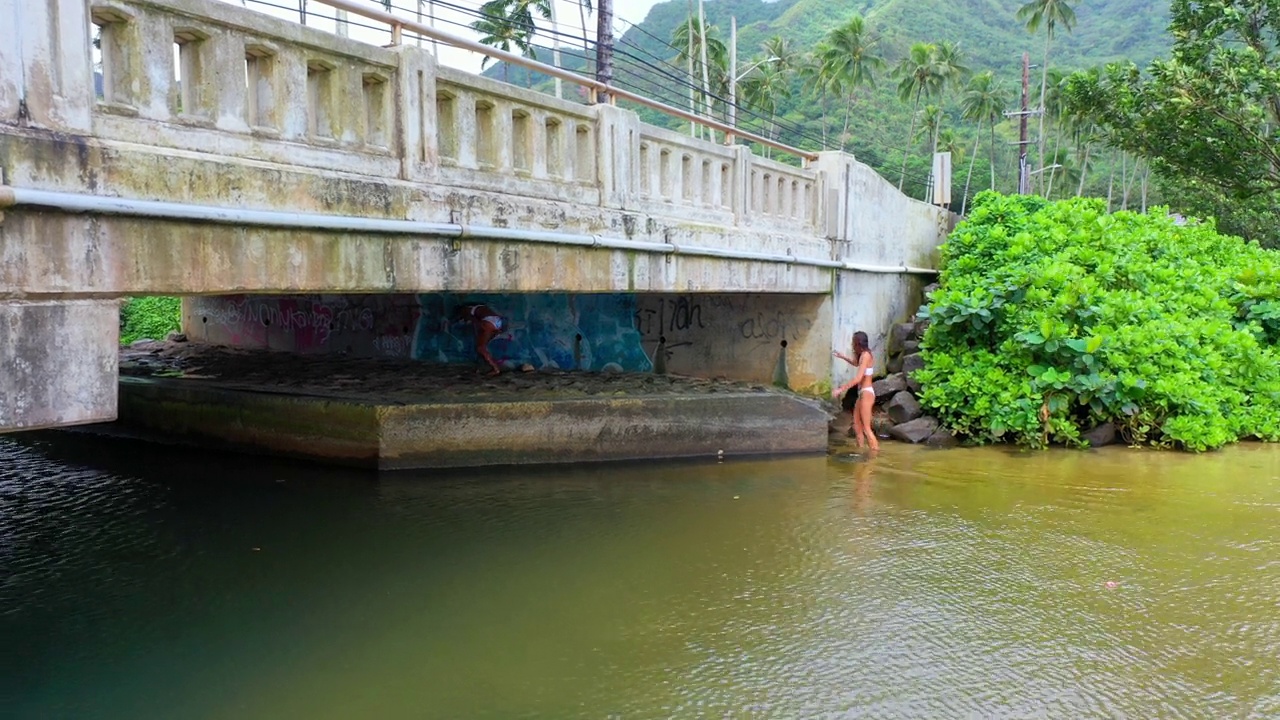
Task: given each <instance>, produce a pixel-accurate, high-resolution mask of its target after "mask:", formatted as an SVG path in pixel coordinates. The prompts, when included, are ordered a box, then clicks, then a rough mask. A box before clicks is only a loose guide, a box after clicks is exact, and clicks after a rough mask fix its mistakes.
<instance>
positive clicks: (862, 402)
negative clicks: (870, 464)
mask: <svg viewBox="0 0 1280 720" xmlns="http://www.w3.org/2000/svg"><path fill="white" fill-rule="evenodd" d="M832 355H835V356H836V357H838V358H840V359H841V360H844V361H845V362H847V363H849V364H850V365H852V366H854V367H856V368H857V371H855V372H854V374H853V379H852V380H850V381H849V382H847V383H845V384H844V385H841V386H840V387H838V388H836V389H835V390H832V391H831V397H833V398H838V397H840V396H841V395H843V394H844V393H845V392H855V391H854V390H853V388H857V390H856V392H857V399H856V400H855V401H854V403H853V432H854V437H855V438H856V440H855V443H856V444H857V447H862V440H863V438H866V440H867V446H868V447H869V448H871V449H872V450H879V449H880V441H879V440H877V439H876V434H875V431H873V430H872V429H871V408H872V407H873V406H874V405H875V404H876V391H875V390H874V389H872V387H871V376H872V375H873V374H875V361H876V360H875V356H873V355H872V354H871V348H870V347H868V344H867V334H866V333H864V332H862V331H861V330H859V331H858V332H856V333H854V334H853V357H849V356H848V355H845V354H843V353H841V352H838V351H837V352H833V353H832ZM843 405H845V407H848V405H849V403H847V402H846V403H843Z"/></svg>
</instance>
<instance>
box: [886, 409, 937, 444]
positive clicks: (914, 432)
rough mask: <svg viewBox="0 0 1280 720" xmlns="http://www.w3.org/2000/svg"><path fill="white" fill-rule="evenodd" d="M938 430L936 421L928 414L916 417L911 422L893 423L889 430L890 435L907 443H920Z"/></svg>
mask: <svg viewBox="0 0 1280 720" xmlns="http://www.w3.org/2000/svg"><path fill="white" fill-rule="evenodd" d="M937 430H938V421H937V420H936V419H935V418H931V417H929V416H928V415H926V416H924V417H922V418H916V419H915V420H912V421H911V422H905V423H902V424H901V425H894V426H893V428H892V429H890V430H889V435H890V437H892V438H894V439H895V440H901V441H902V442H909V443H921V442H924V441H925V440H928V439H929V437H930V436H932V435H933V434H934V433H935V432H936V431H937Z"/></svg>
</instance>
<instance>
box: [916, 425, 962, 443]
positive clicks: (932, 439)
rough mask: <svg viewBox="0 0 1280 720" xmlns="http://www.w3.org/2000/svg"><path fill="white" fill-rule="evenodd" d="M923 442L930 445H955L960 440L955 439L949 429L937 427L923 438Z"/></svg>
mask: <svg viewBox="0 0 1280 720" xmlns="http://www.w3.org/2000/svg"><path fill="white" fill-rule="evenodd" d="M924 444H925V445H928V446H930V447H955V446H956V445H959V444H960V441H959V440H956V436H955V435H952V434H951V433H950V431H947V430H943V429H942V428H938V429H937V430H934V431H933V434H932V435H930V436H929V437H928V438H926V439H925V441H924Z"/></svg>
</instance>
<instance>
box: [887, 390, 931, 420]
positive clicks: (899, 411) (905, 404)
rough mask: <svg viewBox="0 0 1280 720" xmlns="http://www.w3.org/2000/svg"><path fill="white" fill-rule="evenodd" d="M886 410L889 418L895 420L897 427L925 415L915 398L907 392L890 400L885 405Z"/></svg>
mask: <svg viewBox="0 0 1280 720" xmlns="http://www.w3.org/2000/svg"><path fill="white" fill-rule="evenodd" d="M884 410H885V412H887V413H889V417H891V418H893V422H894V424H895V425H901V424H902V423H905V422H910V421H912V420H915V419H916V418H918V417H920V416H921V415H923V414H924V410H921V409H920V403H919V402H917V401H916V398H915V396H914V395H912V394H911V393H909V392H905V391H904V392H900V393H898V394H897V395H894V396H893V397H892V398H890V400H889V402H887V403H885V406H884Z"/></svg>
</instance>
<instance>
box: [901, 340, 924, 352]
mask: <svg viewBox="0 0 1280 720" xmlns="http://www.w3.org/2000/svg"><path fill="white" fill-rule="evenodd" d="M916 352H920V341H919V340H908V341H906V342H904V343H902V354H903V355H910V354H911V353H916Z"/></svg>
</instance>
